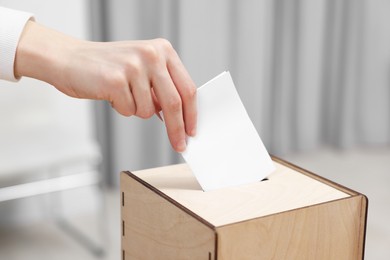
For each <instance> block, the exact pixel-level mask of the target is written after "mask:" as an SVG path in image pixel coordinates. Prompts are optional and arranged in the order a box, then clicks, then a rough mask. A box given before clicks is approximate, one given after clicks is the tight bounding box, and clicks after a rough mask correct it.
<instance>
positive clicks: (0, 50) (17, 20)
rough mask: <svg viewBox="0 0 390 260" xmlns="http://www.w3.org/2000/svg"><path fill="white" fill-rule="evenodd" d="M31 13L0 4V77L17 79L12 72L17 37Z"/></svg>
mask: <svg viewBox="0 0 390 260" xmlns="http://www.w3.org/2000/svg"><path fill="white" fill-rule="evenodd" d="M28 20H34V17H33V14H31V13H26V12H22V11H17V10H13V9H9V8H5V7H1V6H0V79H5V80H9V81H18V80H19V78H16V77H15V74H14V63H15V56H16V49H17V47H18V43H19V38H20V36H21V35H22V32H23V29H24V26H25V25H26V23H27V21H28Z"/></svg>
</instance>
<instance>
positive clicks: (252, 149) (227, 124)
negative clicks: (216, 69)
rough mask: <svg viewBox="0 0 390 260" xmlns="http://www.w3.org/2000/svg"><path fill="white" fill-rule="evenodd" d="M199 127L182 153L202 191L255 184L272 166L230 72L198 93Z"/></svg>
mask: <svg viewBox="0 0 390 260" xmlns="http://www.w3.org/2000/svg"><path fill="white" fill-rule="evenodd" d="M197 102H198V125H197V134H196V136H195V137H191V138H188V141H187V149H186V150H185V151H184V152H183V153H182V155H183V157H184V159H185V161H186V162H187V164H188V165H189V166H190V168H191V170H192V172H193V173H194V175H195V177H196V178H197V180H198V182H199V184H200V186H201V187H202V189H203V190H204V191H210V190H214V189H219V188H224V187H232V186H238V185H242V184H248V183H251V182H257V181H261V180H262V179H264V178H265V177H266V176H267V175H268V174H270V173H271V172H272V171H273V170H274V169H275V166H274V164H273V162H272V160H271V158H270V156H269V154H268V152H267V150H266V149H265V147H264V144H263V142H262V141H261V139H260V137H259V135H258V134H257V132H256V129H255V127H254V126H253V124H252V121H251V120H250V118H249V116H248V114H247V112H246V110H245V108H244V106H243V104H242V102H241V99H240V97H239V96H238V93H237V91H236V89H235V86H234V83H233V80H232V78H231V76H230V73H229V72H223V73H221V74H220V75H218V76H217V77H215V78H214V79H212V80H210V81H209V82H207V83H206V84H204V85H203V86H201V87H200V88H198V92H197Z"/></svg>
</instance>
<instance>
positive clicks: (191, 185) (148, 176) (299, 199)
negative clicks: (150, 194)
mask: <svg viewBox="0 0 390 260" xmlns="http://www.w3.org/2000/svg"><path fill="white" fill-rule="evenodd" d="M275 166H276V171H275V172H273V173H272V174H271V175H270V176H269V177H268V179H269V180H268V181H263V182H257V183H252V184H249V185H242V186H239V187H235V188H226V189H220V190H216V191H209V192H203V191H202V190H201V188H200V186H199V184H198V183H197V181H196V179H195V177H194V176H193V174H192V172H191V170H190V169H189V168H188V166H187V165H186V164H180V165H174V166H168V167H161V168H155V169H148V170H143V171H138V172H134V174H135V175H137V176H138V177H139V178H141V179H142V180H144V181H145V182H147V183H149V184H150V185H152V186H154V187H155V189H157V190H159V191H161V192H162V193H164V194H165V195H167V196H169V197H170V198H172V199H173V200H175V201H177V203H178V204H181V205H182V206H184V207H186V208H188V209H190V210H191V211H192V212H194V214H196V215H198V216H200V217H201V218H203V219H205V220H207V221H208V222H210V223H211V224H213V225H214V226H222V225H226V224H231V223H235V222H239V221H244V220H248V219H253V218H257V217H261V216H267V215H270V214H274V213H278V212H284V211H288V210H292V209H297V208H301V207H306V206H310V205H315V204H319V203H323V202H328V201H332V200H336V199H341V198H347V197H350V196H351V195H350V194H348V193H347V192H345V191H342V190H340V189H337V188H336V187H332V186H329V185H327V184H325V183H323V182H322V181H321V180H320V179H319V180H317V179H313V178H311V177H309V176H307V175H305V174H302V173H300V172H298V171H296V170H294V169H292V168H289V167H287V166H285V165H282V164H281V163H278V162H275ZM210 174H212V173H210Z"/></svg>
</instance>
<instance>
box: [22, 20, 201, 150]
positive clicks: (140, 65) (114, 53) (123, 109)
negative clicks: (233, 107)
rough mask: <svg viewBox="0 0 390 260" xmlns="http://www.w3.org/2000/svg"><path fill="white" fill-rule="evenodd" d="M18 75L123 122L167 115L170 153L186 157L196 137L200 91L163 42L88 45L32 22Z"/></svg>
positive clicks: (174, 52)
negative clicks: (103, 108) (106, 109)
mask: <svg viewBox="0 0 390 260" xmlns="http://www.w3.org/2000/svg"><path fill="white" fill-rule="evenodd" d="M15 75H16V76H28V77H32V78H36V79H39V80H43V81H46V82H48V83H50V84H52V85H53V86H55V87H56V88H57V89H58V90H60V91H61V92H63V93H65V94H67V95H69V96H71V97H76V98H87V99H98V100H107V101H109V102H110V103H111V105H112V107H113V108H114V109H115V110H116V111H118V112H119V113H120V114H122V115H124V116H132V115H136V116H138V117H141V118H149V117H151V116H153V114H154V113H158V112H159V111H160V110H162V111H163V114H164V121H165V125H166V128H167V132H168V136H169V140H170V142H171V145H172V147H173V148H174V149H175V150H176V151H178V152H182V151H184V150H185V148H186V142H185V138H186V134H187V135H190V136H194V135H195V134H196V119H197V112H196V86H195V84H194V82H193V81H192V79H191V77H190V76H189V74H188V72H187V70H186V69H185V68H184V66H183V64H182V62H181V60H180V58H179V56H178V55H177V53H176V51H175V50H174V49H173V47H172V45H171V44H170V43H169V42H168V41H167V40H164V39H155V40H148V41H123V42H89V41H81V40H77V39H74V38H72V37H69V36H66V35H64V34H61V33H59V32H56V31H54V30H51V29H48V28H46V27H43V26H41V25H39V24H37V23H35V22H32V21H30V22H28V23H27V25H26V27H25V30H24V32H23V34H22V36H21V39H20V41H19V45H18V49H17V54H16V61H15Z"/></svg>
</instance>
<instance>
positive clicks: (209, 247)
mask: <svg viewBox="0 0 390 260" xmlns="http://www.w3.org/2000/svg"><path fill="white" fill-rule="evenodd" d="M273 159H274V161H275V165H276V168H277V169H276V171H275V172H274V173H272V174H271V175H270V176H269V180H267V181H263V182H258V183H253V184H249V185H243V186H239V187H235V188H227V189H220V190H216V191H209V192H203V191H202V190H201V188H200V186H199V184H198V183H197V182H196V179H195V178H194V176H193V175H192V173H191V171H190V169H189V168H188V167H187V165H185V164H181V165H173V166H168V167H162V168H155V169H149V170H143V171H138V172H134V173H129V172H127V173H122V174H121V194H122V201H123V205H122V220H123V231H124V234H123V236H122V250H123V258H124V260H126V259H206V260H207V259H208V260H211V259H215V260H218V259H219V260H221V259H223V260H230V259H240V260H241V259H244V260H245V259H266V260H267V259H273V260H279V259H280V260H286V259H287V260H288V259H299V260H301V259H303V260H305V259H316V260H317V259H318V260H329V259H343V260H357V259H363V256H364V241H365V227H366V226H365V225H366V217H367V198H366V197H365V196H364V195H361V194H359V193H357V192H355V191H352V190H350V189H348V188H346V187H343V186H340V185H338V184H336V183H334V182H331V181H329V180H326V179H324V178H322V177H320V176H317V175H314V174H312V173H310V172H307V171H305V170H303V169H300V168H299V167H297V166H294V165H290V164H288V163H286V162H284V161H282V160H279V159H277V158H273Z"/></svg>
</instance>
